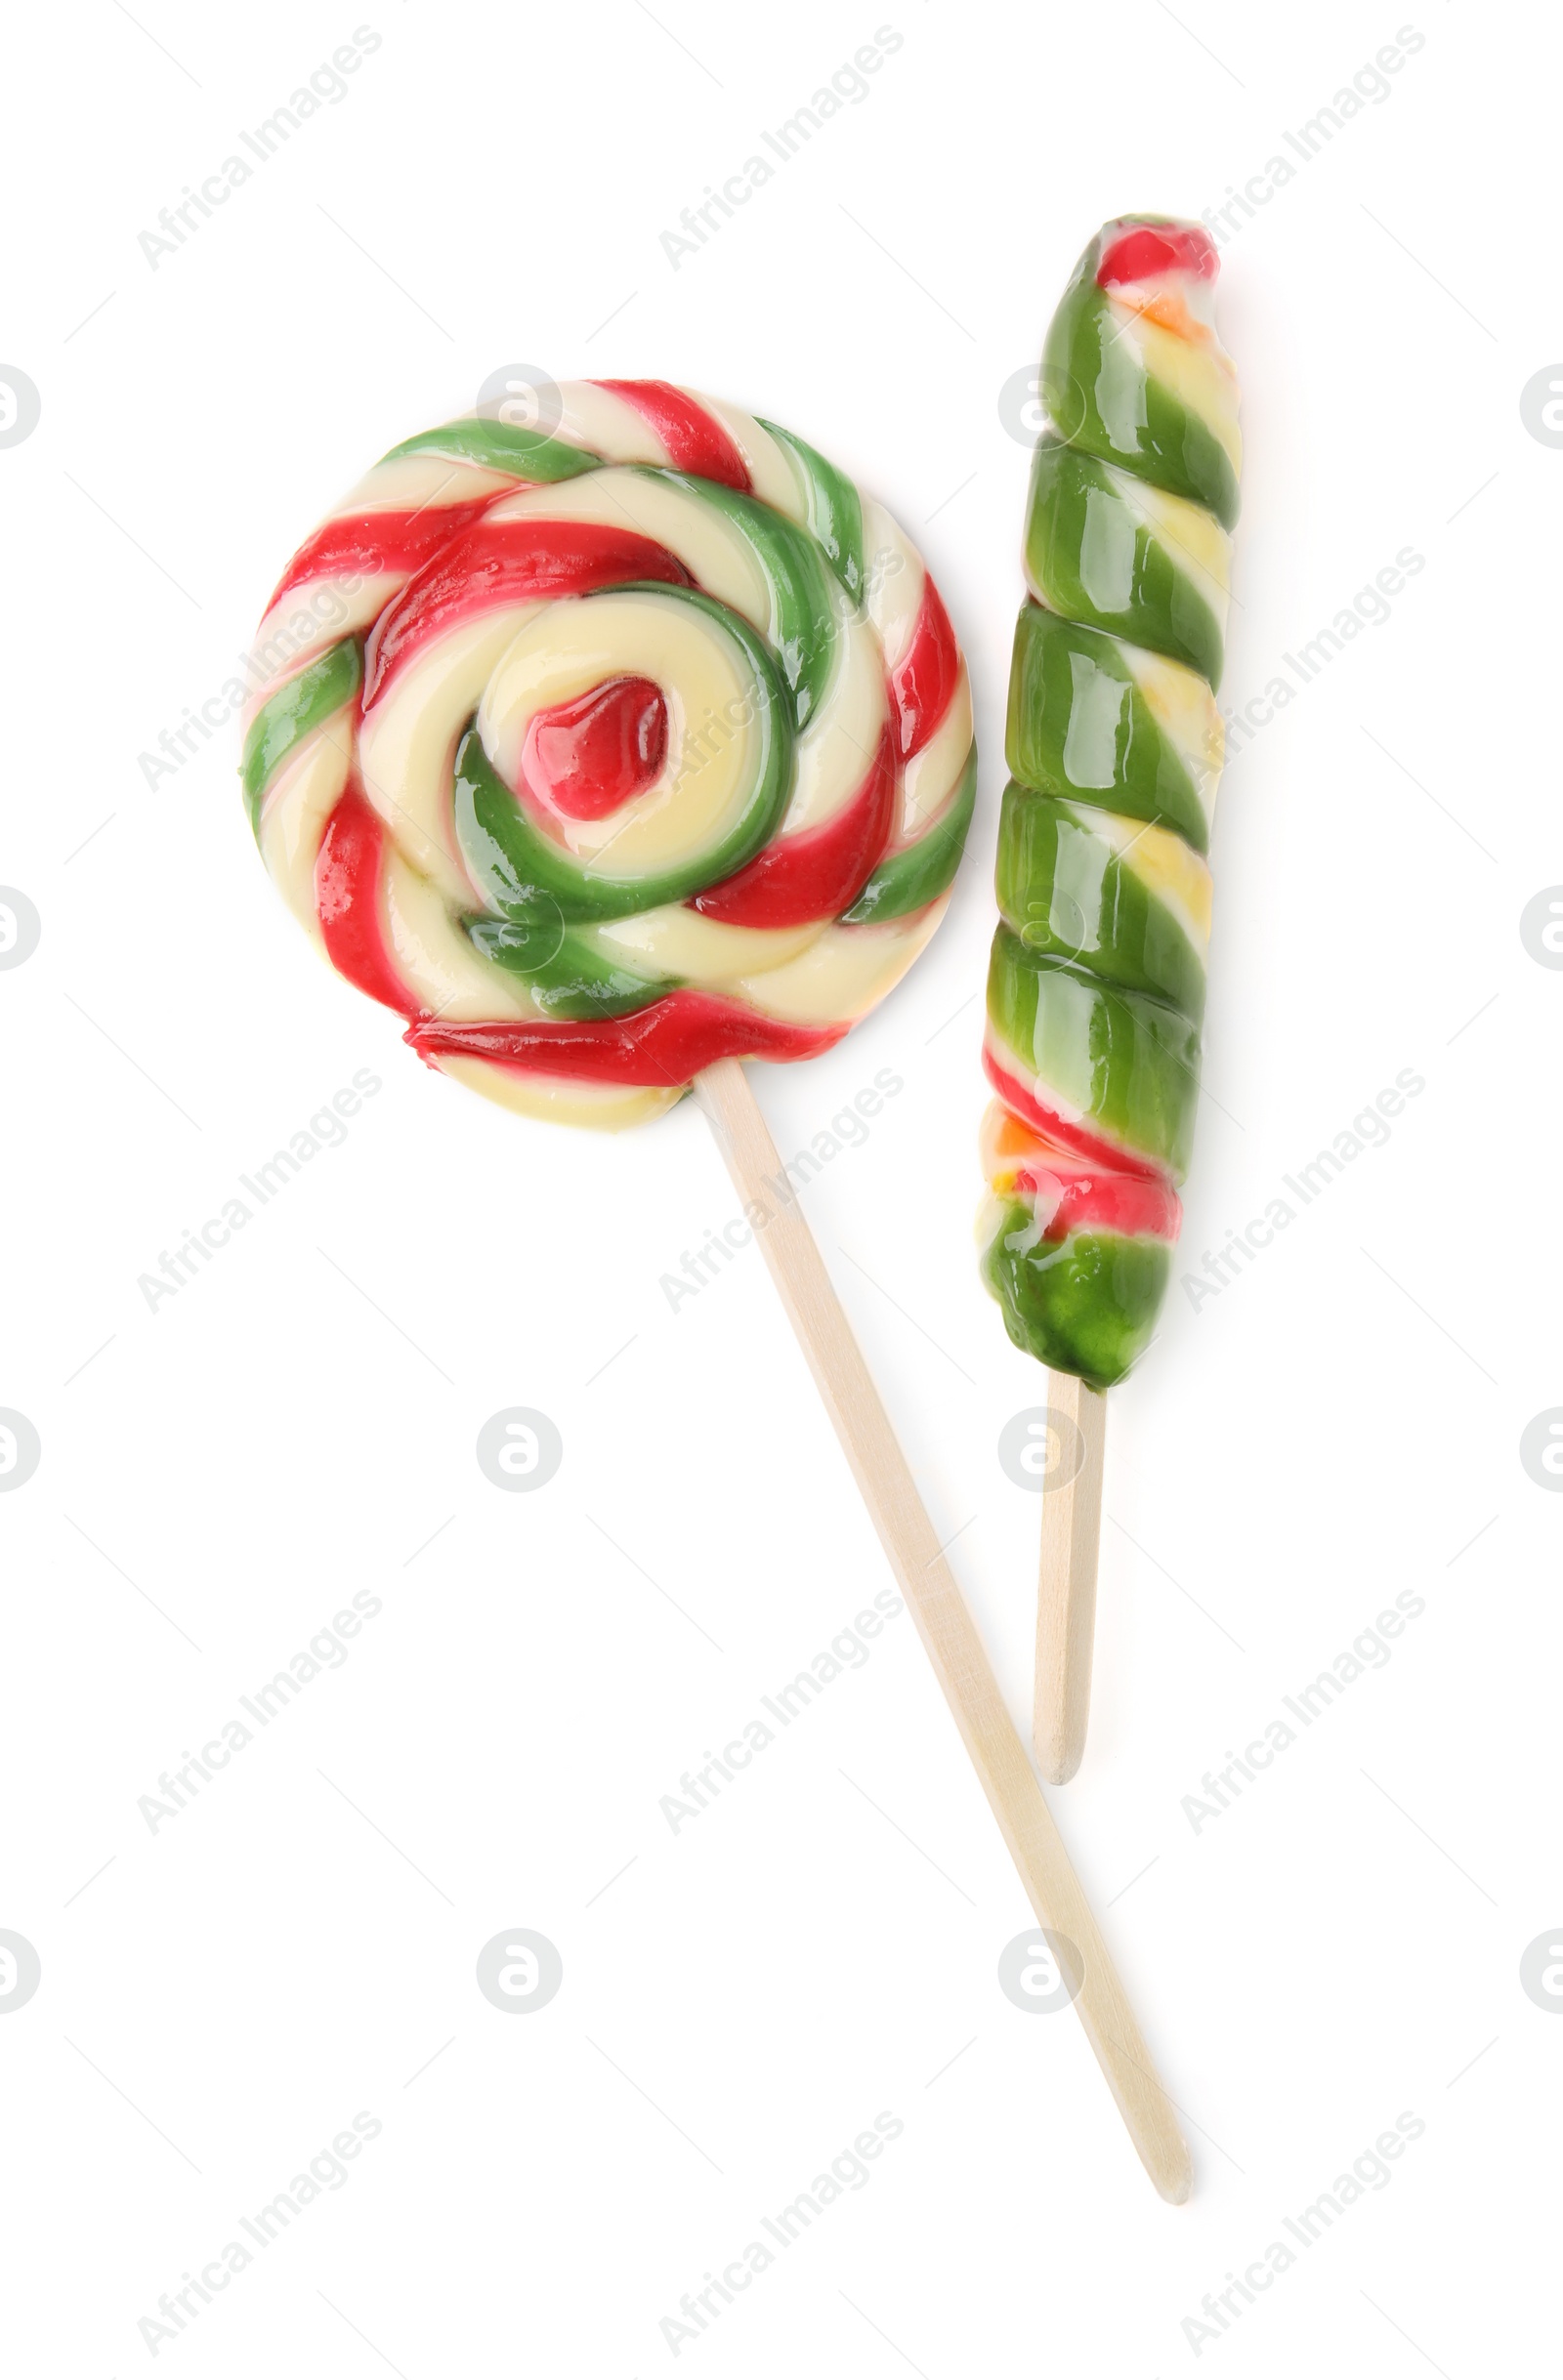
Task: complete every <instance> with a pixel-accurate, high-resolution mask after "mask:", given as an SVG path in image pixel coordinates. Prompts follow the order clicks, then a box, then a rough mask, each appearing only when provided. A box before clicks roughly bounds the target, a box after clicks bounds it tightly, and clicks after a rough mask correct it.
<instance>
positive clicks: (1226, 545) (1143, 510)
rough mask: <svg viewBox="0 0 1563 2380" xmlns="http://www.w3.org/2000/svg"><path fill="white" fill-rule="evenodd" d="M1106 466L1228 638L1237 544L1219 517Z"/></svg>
mask: <svg viewBox="0 0 1563 2380" xmlns="http://www.w3.org/2000/svg"><path fill="white" fill-rule="evenodd" d="M1102 468H1103V469H1104V470H1105V471H1106V473H1107V475H1108V477H1109V479H1110V480H1112V482H1113V485H1114V486H1115V487H1116V488H1117V489H1118V490H1119V493H1120V494H1121V496H1122V498H1123V501H1124V503H1125V504H1126V505H1127V506H1128V508H1129V510H1130V511H1131V512H1132V513H1135V514H1137V515H1138V516H1139V518H1140V520H1141V521H1143V522H1144V523H1145V526H1146V527H1147V528H1148V529H1149V530H1150V532H1151V535H1152V536H1153V537H1155V538H1157V539H1158V540H1159V541H1160V542H1161V544H1162V546H1164V548H1165V549H1166V551H1167V553H1168V554H1169V555H1170V556H1171V558H1172V561H1173V562H1174V564H1176V566H1177V568H1178V569H1179V570H1180V571H1181V572H1182V574H1183V576H1184V577H1185V578H1186V579H1187V580H1188V581H1189V583H1190V585H1191V586H1192V587H1193V588H1194V589H1195V591H1196V592H1197V593H1198V594H1199V595H1201V596H1202V597H1203V598H1204V602H1205V603H1206V604H1207V605H1208V606H1209V608H1210V609H1211V611H1213V612H1214V614H1215V623H1216V626H1217V627H1218V628H1219V629H1220V630H1221V631H1222V633H1223V635H1224V634H1225V632H1226V624H1227V605H1228V601H1229V598H1228V592H1227V590H1228V587H1229V586H1230V583H1231V571H1232V540H1231V538H1230V537H1229V536H1228V535H1227V533H1226V530H1225V529H1224V528H1223V527H1222V526H1221V523H1220V522H1219V521H1218V520H1217V519H1216V517H1215V515H1214V513H1207V512H1206V511H1205V509H1204V505H1203V504H1191V503H1190V502H1189V500H1188V498H1187V497H1186V496H1169V495H1168V494H1167V492H1166V490H1165V488H1162V487H1153V486H1152V485H1151V484H1150V482H1149V480H1135V479H1131V478H1130V476H1129V474H1128V473H1127V472H1126V471H1119V468H1118V466H1117V464H1116V463H1107V464H1104V465H1103V467H1102ZM1087 518H1088V519H1090V518H1092V516H1091V515H1088V516H1087ZM1082 566H1083V558H1082Z"/></svg>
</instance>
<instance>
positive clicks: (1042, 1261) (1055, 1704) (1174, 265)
mask: <svg viewBox="0 0 1563 2380" xmlns="http://www.w3.org/2000/svg"><path fill="white" fill-rule="evenodd" d="M1215 271H1216V253H1215V249H1214V247H1213V245H1212V244H1211V241H1210V239H1209V236H1208V234H1207V233H1206V232H1205V231H1204V230H1202V229H1201V228H1200V227H1199V226H1198V225H1195V224H1180V223H1175V222H1172V221H1170V220H1168V219H1167V218H1165V217H1162V216H1124V217H1120V218H1119V220H1118V221H1116V222H1114V223H1110V224H1107V225H1106V226H1104V228H1103V229H1102V230H1101V231H1099V232H1098V234H1097V236H1096V237H1095V239H1093V240H1092V242H1091V244H1090V246H1089V247H1088V248H1087V249H1086V251H1085V253H1084V255H1083V256H1082V257H1081V259H1080V261H1079V263H1078V265H1077V267H1076V270H1075V275H1074V278H1073V280H1072V281H1071V283H1070V286H1069V288H1068V290H1067V291H1066V292H1065V295H1064V299H1063V303H1062V304H1061V305H1060V307H1059V310H1058V312H1057V313H1056V314H1055V315H1054V317H1053V322H1052V326H1051V328H1050V329H1049V331H1048V335H1047V343H1046V348H1045V351H1044V354H1043V359H1042V394H1043V401H1044V404H1045V406H1046V409H1047V413H1048V417H1049V422H1050V425H1051V427H1050V428H1049V430H1048V432H1047V435H1046V436H1045V437H1044V438H1043V439H1042V440H1041V443H1040V444H1039V445H1038V447H1037V449H1036V456H1035V466H1034V469H1033V474H1032V488H1031V500H1030V506H1029V510H1028V514H1027V522H1026V574H1027V580H1028V584H1029V589H1030V596H1029V600H1028V601H1027V603H1026V604H1025V605H1024V606H1023V607H1022V610H1021V615H1020V619H1019V621H1018V623H1017V626H1016V631H1015V647H1014V656H1013V661H1012V664H1011V671H1010V683H1009V720H1008V730H1007V734H1006V745H1005V752H1006V758H1007V760H1008V763H1009V768H1010V772H1011V781H1010V783H1009V785H1008V786H1007V787H1006V789H1005V793H1004V800H1003V810H1002V815H1001V818H1000V824H999V842H998V864H997V872H996V889H997V895H998V906H999V912H1000V924H999V927H998V930H997V932H996V933H995V935H994V937H993V957H992V961H991V965H990V971H989V979H988V1026H987V1034H986V1039H985V1043H984V1051H983V1059H984V1065H985V1066H986V1068H987V1072H988V1076H989V1079H990V1081H991V1082H992V1084H993V1089H994V1091H995V1092H996V1093H997V1095H998V1096H997V1099H996V1101H995V1102H994V1104H993V1106H992V1107H991V1108H990V1109H989V1111H988V1116H987V1119H986V1122H985V1124H984V1128H983V1143H982V1146H983V1165H984V1171H985V1173H986V1175H987V1178H988V1183H989V1188H990V1192H991V1195H990V1197H989V1200H988V1202H987V1205H986V1208H985V1212H984V1217H983V1222H982V1226H981V1232H982V1237H983V1240H984V1254H983V1277H984V1279H985V1281H986V1282H987V1284H988V1287H989V1288H990V1289H991V1290H992V1292H993V1296H994V1297H995V1298H996V1299H997V1300H998V1303H999V1306H1000V1308H1001V1310H1002V1312H1003V1316H1004V1323H1005V1327H1006V1328H1007V1330H1008V1332H1009V1335H1010V1337H1011V1338H1012V1339H1013V1340H1014V1341H1015V1343H1016V1345H1017V1346H1019V1347H1022V1348H1024V1349H1025V1350H1026V1351H1027V1353H1028V1354H1030V1355H1033V1356H1035V1357H1037V1359H1038V1361H1040V1362H1042V1363H1045V1364H1047V1365H1049V1366H1050V1367H1051V1369H1052V1371H1053V1373H1054V1375H1055V1379H1054V1383H1053V1387H1052V1391H1051V1399H1050V1400H1051V1403H1052V1406H1053V1410H1054V1414H1055V1419H1056V1421H1057V1423H1058V1424H1059V1436H1060V1441H1061V1443H1060V1445H1059V1447H1058V1448H1057V1449H1056V1453H1055V1466H1054V1467H1055V1470H1056V1472H1057V1474H1058V1485H1057V1486H1056V1488H1049V1489H1048V1491H1047V1492H1046V1496H1045V1501H1044V1516H1043V1525H1044V1537H1043V1579H1042V1598H1041V1616H1040V1620H1039V1634H1038V1642H1037V1721H1036V1743H1037V1751H1038V1754H1039V1756H1040V1758H1041V1760H1042V1765H1043V1770H1044V1773H1045V1774H1046V1775H1050V1776H1052V1777H1054V1778H1055V1779H1057V1780H1060V1781H1061V1780H1062V1779H1063V1778H1064V1777H1066V1776H1068V1775H1072V1774H1073V1772H1074V1769H1075V1768H1076V1767H1077V1764H1078V1761H1079V1757H1080V1752H1081V1750H1082V1748H1083V1744H1084V1733H1085V1716H1086V1702H1087V1697H1088V1693H1089V1685H1090V1643H1091V1619H1092V1606H1093V1599H1094V1594H1095V1569H1096V1532H1097V1514H1098V1505H1099V1498H1100V1492H1101V1464H1102V1431H1103V1425H1104V1414H1105V1408H1104V1406H1103V1403H1102V1398H1101V1394H1100V1393H1101V1392H1102V1391H1105V1390H1106V1389H1108V1388H1109V1387H1111V1386H1112V1385H1113V1383H1114V1382H1115V1381H1118V1380H1120V1379H1121V1378H1122V1377H1123V1375H1124V1373H1125V1372H1126V1371H1127V1370H1128V1369H1129V1367H1130V1365H1131V1364H1132V1363H1133V1362H1134V1361H1135V1360H1136V1358H1137V1357H1139V1356H1140V1355H1141V1353H1142V1352H1143V1351H1144V1349H1145V1347H1146V1345H1147V1343H1148V1342H1149V1339H1150V1337H1151V1333H1152V1331H1153V1329H1154V1327H1155V1324H1156V1317H1157V1315H1158V1313H1159V1311H1160V1308H1161V1303H1162V1295H1163V1293H1164V1291H1165V1288H1166V1282H1167V1275H1168V1272H1169V1267H1170V1258H1171V1250H1172V1246H1173V1243H1174V1241H1175V1240H1176V1238H1177V1233H1178V1226H1179V1222H1180V1217H1181V1210H1180V1208H1179V1204H1178V1198H1177V1185H1178V1184H1179V1183H1180V1182H1181V1181H1182V1180H1183V1178H1184V1175H1185V1173H1186V1171H1187V1169H1188V1162H1189V1155H1190V1150H1191V1148H1192V1144H1193V1138H1194V1120H1195V1107H1196V1104H1197V1101H1198V1097H1199V1081H1200V1024H1201V1020H1202V1018H1203V1016H1204V982H1205V952H1206V948H1207V945H1208V940H1209V930H1210V873H1209V869H1208V867H1207V866H1206V864H1205V857H1204V854H1205V852H1206V850H1207V848H1208V843H1209V829H1210V817H1211V813H1212V811H1213V808H1214V803H1215V791H1216V781H1217V778H1218V776H1219V773H1220V768H1221V754H1222V731H1221V720H1220V714H1219V712H1218V711H1217V708H1216V702H1215V694H1214V690H1213V689H1214V687H1215V684H1216V682H1217V680H1218V679H1219V677H1220V674H1221V660H1222V641H1223V636H1224V631H1225V625H1226V611H1227V581H1228V564H1229V557H1230V538H1229V535H1228V532H1229V530H1230V529H1231V527H1232V525H1233V523H1234V522H1235V521H1236V519H1237V512H1238V477H1237V475H1238V465H1239V460H1240V452H1241V449H1240V444H1239V438H1238V425H1237V408H1238V396H1237V383H1236V380H1235V378H1234V375H1233V371H1232V367H1231V364H1230V362H1229V361H1228V359H1227V356H1226V355H1225V353H1224V352H1223V350H1222V348H1221V346H1220V344H1219V342H1218V341H1217V339H1216V336H1215V331H1214V328H1213V325H1212V321H1211V313H1210V298H1211V293H1212V289H1213V283H1214V278H1215ZM1093 1392H1094V1393H1093Z"/></svg>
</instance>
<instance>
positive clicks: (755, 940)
mask: <svg viewBox="0 0 1563 2380" xmlns="http://www.w3.org/2000/svg"><path fill="white" fill-rule="evenodd" d="M823 932H824V928H823V927H822V926H820V925H808V926H729V925H725V924H724V923H723V922H722V921H721V919H719V918H715V917H702V916H701V914H700V912H699V911H698V909H689V908H686V907H684V906H683V904H682V903H680V902H670V903H669V904H668V905H667V906H665V907H663V908H660V909H643V910H642V911H641V913H640V915H639V916H638V917H621V918H616V919H615V920H614V921H613V924H612V925H604V926H596V927H593V928H592V929H591V930H590V935H589V937H588V936H587V935H586V932H585V929H582V937H583V939H591V940H592V941H594V942H595V943H596V944H597V946H598V948H599V949H600V950H601V951H602V953H603V955H604V956H605V957H606V958H613V959H617V960H618V961H620V963H621V964H622V965H624V966H626V967H634V968H638V969H640V970H641V971H643V972H644V973H646V974H648V975H675V976H682V977H683V978H684V979H685V980H686V981H688V982H691V983H697V984H698V985H699V986H700V988H701V989H702V990H703V991H725V990H731V989H732V988H733V987H734V986H735V985H736V984H738V983H740V982H742V981H747V980H750V979H752V978H754V977H757V976H761V975H765V974H769V973H770V972H771V971H772V970H773V969H774V968H777V967H784V966H785V965H786V964H787V962H788V961H789V960H791V959H795V958H797V957H798V956H800V954H801V953H802V952H803V951H805V950H807V949H808V948H809V946H810V944H811V943H813V942H816V941H818V940H819V939H820V936H821V934H822V933H823Z"/></svg>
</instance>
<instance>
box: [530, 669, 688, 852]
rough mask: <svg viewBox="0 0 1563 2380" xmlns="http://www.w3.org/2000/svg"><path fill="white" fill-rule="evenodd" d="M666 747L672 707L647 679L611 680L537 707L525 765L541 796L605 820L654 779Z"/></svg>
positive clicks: (567, 812) (573, 814)
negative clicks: (540, 708)
mask: <svg viewBox="0 0 1563 2380" xmlns="http://www.w3.org/2000/svg"><path fill="white" fill-rule="evenodd" d="M666 753H667V705H666V704H665V703H664V701H663V700H662V696H661V690H660V689H659V688H657V687H655V686H654V685H653V684H652V681H651V680H650V678H609V679H607V680H605V682H604V683H603V685H601V686H594V687H593V688H592V689H591V691H590V692H589V693H585V694H577V695H576V697H575V699H574V701H573V702H556V703H554V704H553V706H552V707H551V708H550V709H548V710H546V711H538V712H536V713H535V714H534V716H533V718H532V722H531V725H530V726H529V727H528V730H527V741H526V743H525V745H524V746H523V748H522V756H521V766H522V772H523V774H524V775H525V777H526V779H527V782H528V785H529V786H530V787H531V789H532V791H533V792H534V793H535V794H536V796H537V798H538V800H539V801H543V802H546V803H548V804H549V806H550V807H551V808H552V809H554V810H557V811H559V812H561V813H562V814H563V815H564V816H565V817H567V818H606V817H607V816H608V815H609V814H610V812H612V811H614V810H617V808H618V807H619V805H620V803H621V802H629V801H633V800H634V798H635V796H636V794H638V793H644V792H645V791H646V788H647V786H648V785H650V784H651V783H652V781H653V779H654V778H655V775H656V773H657V771H658V770H659V769H660V768H661V766H662V762H663V760H664V758H665V757H666Z"/></svg>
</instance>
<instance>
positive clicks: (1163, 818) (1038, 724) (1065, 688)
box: [1004, 604, 1210, 853]
mask: <svg viewBox="0 0 1563 2380" xmlns="http://www.w3.org/2000/svg"><path fill="white" fill-rule="evenodd" d="M1004 758H1005V760H1006V761H1007V762H1008V764H1009V770H1010V773H1011V775H1012V776H1015V777H1018V778H1019V780H1020V782H1021V783H1022V784H1023V785H1031V786H1035V787H1037V788H1038V789H1040V790H1041V791H1043V792H1047V793H1058V794H1065V795H1067V796H1068V797H1069V798H1070V799H1071V800H1072V801H1076V802H1087V803H1089V804H1091V805H1092V807H1093V808H1096V809H1101V810H1116V811H1117V812H1118V813H1119V815H1120V816H1122V817H1126V818H1144V819H1146V820H1148V821H1149V822H1150V823H1151V824H1153V825H1157V826H1168V827H1170V828H1171V829H1172V831H1173V833H1174V834H1178V835H1181V836H1182V837H1183V840H1184V842H1185V843H1188V844H1191V845H1192V846H1193V848H1194V850H1195V851H1197V852H1201V853H1204V852H1205V851H1206V850H1208V848H1209V840H1210V830H1209V823H1208V820H1207V819H1206V816H1205V811H1204V802H1203V801H1202V799H1201V797H1200V789H1199V787H1198V786H1197V785H1196V783H1195V781H1194V779H1193V777H1192V776H1191V775H1190V774H1189V771H1188V768H1187V766H1186V764H1185V763H1184V760H1183V758H1182V755H1181V754H1180V753H1179V751H1178V750H1177V747H1176V745H1175V744H1174V743H1173V742H1172V739H1171V737H1170V736H1169V735H1168V734H1167V732H1166V731H1165V730H1164V729H1163V728H1162V725H1161V723H1160V722H1159V720H1158V719H1157V717H1156V714H1155V713H1154V712H1153V710H1152V709H1151V706H1150V704H1149V703H1148V702H1147V701H1146V699H1145V696H1144V694H1143V693H1142V692H1141V691H1140V689H1139V687H1138V685H1137V684H1136V682H1135V678H1134V673H1133V671H1132V670H1131V669H1130V667H1129V665H1128V662H1127V661H1126V660H1125V659H1124V657H1123V651H1122V647H1121V646H1120V645H1119V642H1118V640H1117V639H1116V638H1114V637H1110V636H1106V635H1104V634H1103V633H1102V631H1101V630H1100V629H1097V628H1082V627H1081V626H1080V625H1079V624H1078V623H1077V621H1075V620H1066V619H1061V618H1060V616H1059V614H1058V613H1057V612H1056V611H1047V610H1044V609H1043V607H1042V605H1040V604H1026V605H1023V606H1022V608H1021V614H1020V617H1019V619H1018V620H1017V621H1016V622H1015V647H1014V653H1013V656H1012V659H1011V662H1010V671H1009V717H1008V721H1007V724H1006V728H1005V734H1004Z"/></svg>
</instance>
